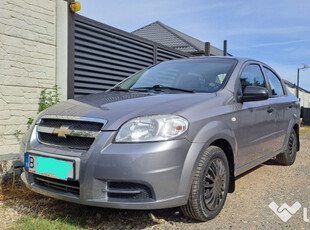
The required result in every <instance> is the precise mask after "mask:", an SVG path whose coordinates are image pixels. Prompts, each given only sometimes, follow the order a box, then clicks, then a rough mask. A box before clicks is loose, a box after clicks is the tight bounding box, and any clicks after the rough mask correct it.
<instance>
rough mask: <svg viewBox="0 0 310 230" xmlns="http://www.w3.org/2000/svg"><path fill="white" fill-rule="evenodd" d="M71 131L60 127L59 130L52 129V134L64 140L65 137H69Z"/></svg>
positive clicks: (66, 127) (67, 127) (65, 127)
mask: <svg viewBox="0 0 310 230" xmlns="http://www.w3.org/2000/svg"><path fill="white" fill-rule="evenodd" d="M72 131H73V130H71V129H69V126H61V127H60V128H59V129H54V131H53V133H54V134H57V135H58V137H61V138H66V137H67V136H66V135H70V134H71V133H72Z"/></svg>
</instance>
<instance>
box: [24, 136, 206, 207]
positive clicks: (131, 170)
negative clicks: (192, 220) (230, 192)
mask: <svg viewBox="0 0 310 230" xmlns="http://www.w3.org/2000/svg"><path fill="white" fill-rule="evenodd" d="M114 135H115V133H114V132H102V133H101V134H100V135H99V136H98V137H97V139H96V141H95V143H94V144H93V146H92V147H91V148H90V149H89V150H88V151H87V152H85V153H81V152H79V153H77V154H76V155H75V154H74V153H73V151H72V150H61V149H59V151H55V148H52V147H46V146H44V145H42V144H39V143H35V144H33V143H32V146H31V145H29V146H30V147H28V148H27V150H26V152H29V153H35V154H39V155H46V154H48V156H49V157H51V156H53V155H54V156H55V157H58V158H61V157H63V158H64V159H70V158H71V159H75V160H76V162H77V161H78V162H79V163H78V164H77V168H76V170H77V174H76V175H77V178H76V180H77V182H78V190H79V191H78V193H72V192H70V189H69V190H68V191H64V189H62V190H60V189H57V186H52V187H50V186H46V184H45V185H44V184H42V183H37V180H36V175H34V174H32V173H29V172H27V171H25V173H23V175H22V180H23V181H24V182H25V183H26V185H27V186H28V187H29V188H30V189H31V190H33V191H35V192H38V193H41V194H43V195H47V196H50V197H53V198H56V199H61V200H66V201H69V202H74V203H79V204H85V205H91V206H99V207H110V208H120V209H160V208H170V207H176V206H181V205H184V204H186V202H187V197H188V191H189V188H190V185H191V184H190V182H191V173H192V170H191V169H189V168H188V166H189V165H192V164H193V159H190V158H189V155H190V154H189V152H191V151H193V152H197V151H198V152H199V149H200V148H201V144H193V143H191V142H189V141H188V140H186V139H181V140H172V141H166V142H154V143H131V144H116V143H112V141H111V140H113V137H114ZM186 161H188V162H186ZM189 162H190V163H189ZM47 179H49V178H47ZM113 183H115V184H120V185H121V186H120V187H117V188H115V187H113V188H111V187H110V185H111V184H113ZM123 185H129V186H131V185H139V187H138V188H140V189H142V190H143V189H144V188H145V190H147V192H144V196H135V195H133V193H135V192H136V190H137V189H134V188H133V187H130V188H125V187H124V186H123ZM122 186H123V187H122ZM69 187H70V185H69ZM145 194H147V195H145Z"/></svg>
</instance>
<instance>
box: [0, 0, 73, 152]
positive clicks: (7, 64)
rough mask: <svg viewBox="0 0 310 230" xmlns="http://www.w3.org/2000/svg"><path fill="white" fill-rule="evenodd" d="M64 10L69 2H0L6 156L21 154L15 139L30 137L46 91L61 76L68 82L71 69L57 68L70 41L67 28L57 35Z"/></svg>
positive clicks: (1, 146) (0, 130) (0, 143)
mask: <svg viewBox="0 0 310 230" xmlns="http://www.w3.org/2000/svg"><path fill="white" fill-rule="evenodd" d="M58 8H59V9H61V8H65V10H60V11H62V13H61V14H65V13H66V9H67V8H66V2H65V1H63V0H0V154H5V153H11V152H18V151H19V141H18V139H17V138H16V136H15V135H14V133H15V132H16V130H21V131H22V132H25V131H26V129H27V124H26V123H27V120H28V118H29V117H35V116H36V115H37V112H38V102H39V97H40V92H41V90H42V89H44V88H52V87H53V85H55V84H57V81H58V82H61V81H60V79H58V77H57V76H56V72H59V74H62V82H66V75H63V74H64V69H65V70H66V68H65V67H61V66H59V71H57V65H56V63H57V48H56V44H57V42H58V41H61V42H62V43H63V42H65V40H64V39H62V40H61V39H60V37H65V38H66V36H64V35H66V32H65V31H63V29H66V27H64V26H62V27H64V28H63V29H61V30H59V31H57V26H56V25H57V20H58V19H57V18H56V16H58V15H57V10H56V9H58ZM63 17H64V18H63V20H64V21H63V22H62V23H63V25H66V15H63ZM57 32H59V33H64V34H63V36H60V35H61V34H58V37H57ZM63 47H66V46H65V45H63ZM63 49H64V48H63ZM62 52H66V50H64V51H62ZM62 55H63V54H62ZM65 60H66V59H65ZM57 79H58V80H57ZM62 90H64V91H63V95H64V96H63V97H66V95H65V90H66V88H65V89H62Z"/></svg>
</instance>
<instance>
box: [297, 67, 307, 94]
mask: <svg viewBox="0 0 310 230" xmlns="http://www.w3.org/2000/svg"><path fill="white" fill-rule="evenodd" d="M302 65H303V67H301V68H297V87H296V97H297V98H298V100H299V71H300V70H301V69H308V68H310V66H308V65H305V64H302Z"/></svg>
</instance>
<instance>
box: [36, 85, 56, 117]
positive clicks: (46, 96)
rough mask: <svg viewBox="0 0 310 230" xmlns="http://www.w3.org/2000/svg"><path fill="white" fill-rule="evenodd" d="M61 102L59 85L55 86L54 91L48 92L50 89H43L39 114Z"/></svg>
mask: <svg viewBox="0 0 310 230" xmlns="http://www.w3.org/2000/svg"><path fill="white" fill-rule="evenodd" d="M59 102H60V100H59V93H58V86H57V85H54V86H53V89H52V90H50V91H48V89H43V90H42V91H41V95H40V101H39V112H41V111H43V110H45V109H47V108H49V107H51V106H53V105H56V104H57V103H59ZM32 121H33V120H32Z"/></svg>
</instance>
